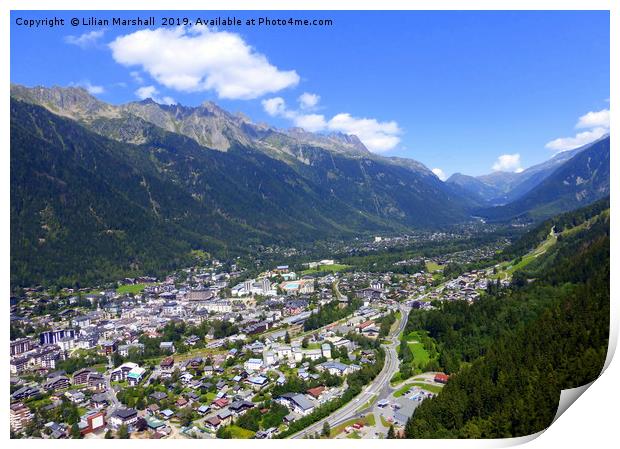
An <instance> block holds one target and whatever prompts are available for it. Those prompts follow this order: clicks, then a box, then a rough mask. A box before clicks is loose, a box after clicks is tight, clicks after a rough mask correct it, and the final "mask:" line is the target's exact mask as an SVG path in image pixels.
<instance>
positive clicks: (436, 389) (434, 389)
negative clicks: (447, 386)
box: [394, 382, 443, 398]
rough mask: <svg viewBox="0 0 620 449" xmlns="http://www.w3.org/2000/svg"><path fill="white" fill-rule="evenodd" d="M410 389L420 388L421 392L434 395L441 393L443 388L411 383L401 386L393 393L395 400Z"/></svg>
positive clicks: (422, 383)
mask: <svg viewBox="0 0 620 449" xmlns="http://www.w3.org/2000/svg"><path fill="white" fill-rule="evenodd" d="M411 387H420V388H422V389H423V390H426V391H430V392H431V393H435V394H438V393H439V392H441V390H442V388H443V387H442V386H439V385H429V384H425V383H424V382H411V383H408V384H406V385H403V386H402V387H401V388H399V389H398V390H396V391H395V392H394V397H395V398H399V397H401V396H402V395H404V394H405V393H406V392H408V391H409V389H410V388H411Z"/></svg>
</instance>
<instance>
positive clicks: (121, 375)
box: [110, 362, 138, 382]
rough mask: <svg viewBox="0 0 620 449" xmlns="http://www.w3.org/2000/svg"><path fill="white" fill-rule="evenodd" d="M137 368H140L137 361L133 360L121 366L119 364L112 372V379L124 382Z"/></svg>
mask: <svg viewBox="0 0 620 449" xmlns="http://www.w3.org/2000/svg"><path fill="white" fill-rule="evenodd" d="M135 368H138V364H137V363H132V362H127V363H123V364H122V365H121V366H119V367H118V368H116V369H114V370H113V371H112V372H110V381H112V382H122V381H125V380H127V375H128V374H129V373H130V372H131V371H132V370H134V369H135Z"/></svg>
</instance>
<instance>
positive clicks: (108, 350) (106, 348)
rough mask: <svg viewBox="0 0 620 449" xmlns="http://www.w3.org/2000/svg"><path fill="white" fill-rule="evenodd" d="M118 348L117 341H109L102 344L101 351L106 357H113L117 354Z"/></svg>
mask: <svg viewBox="0 0 620 449" xmlns="http://www.w3.org/2000/svg"><path fill="white" fill-rule="evenodd" d="M117 348H118V343H117V342H116V341H109V340H107V341H104V342H102V343H101V350H102V351H103V353H104V354H105V355H111V354H112V353H114V352H116V349H117Z"/></svg>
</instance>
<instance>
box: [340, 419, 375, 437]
mask: <svg viewBox="0 0 620 449" xmlns="http://www.w3.org/2000/svg"><path fill="white" fill-rule="evenodd" d="M357 422H361V423H363V424H364V425H365V426H374V425H375V417H374V415H373V414H372V413H371V414H369V415H366V416H364V418H361V419H360V418H355V419H350V420H348V421H345V422H343V423H342V424H340V425H337V426H336V427H334V428H333V429H331V432H330V433H329V437H330V438H334V437H335V436H337V435H340V434H341V433H342V432H344V429H346V428H347V427H349V426H352V425H353V424H355V423H357Z"/></svg>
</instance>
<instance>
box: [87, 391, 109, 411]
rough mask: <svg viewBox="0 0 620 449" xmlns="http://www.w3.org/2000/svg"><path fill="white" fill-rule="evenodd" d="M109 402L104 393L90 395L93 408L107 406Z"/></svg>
mask: <svg viewBox="0 0 620 449" xmlns="http://www.w3.org/2000/svg"><path fill="white" fill-rule="evenodd" d="M109 404H110V399H109V398H108V395H107V394H105V393H95V394H93V395H92V396H91V397H90V405H91V406H92V407H94V408H103V407H107V406H108V405H109Z"/></svg>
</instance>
